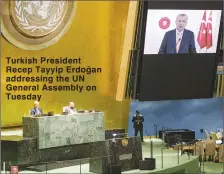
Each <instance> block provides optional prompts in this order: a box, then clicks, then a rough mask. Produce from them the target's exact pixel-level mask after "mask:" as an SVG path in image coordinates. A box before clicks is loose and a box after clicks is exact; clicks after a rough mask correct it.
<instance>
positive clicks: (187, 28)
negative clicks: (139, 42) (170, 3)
mask: <svg viewBox="0 0 224 174" xmlns="http://www.w3.org/2000/svg"><path fill="white" fill-rule="evenodd" d="M220 18H221V10H153V9H148V13H147V21H146V33H145V44H144V54H188V53H216V50H217V43H218V35H219V27H220Z"/></svg>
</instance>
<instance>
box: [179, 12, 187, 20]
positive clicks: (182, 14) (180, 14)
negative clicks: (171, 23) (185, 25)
mask: <svg viewBox="0 0 224 174" xmlns="http://www.w3.org/2000/svg"><path fill="white" fill-rule="evenodd" d="M179 16H186V17H187V19H188V16H187V15H186V14H184V13H183V14H179V15H177V18H178V17H179ZM177 18H176V19H177Z"/></svg>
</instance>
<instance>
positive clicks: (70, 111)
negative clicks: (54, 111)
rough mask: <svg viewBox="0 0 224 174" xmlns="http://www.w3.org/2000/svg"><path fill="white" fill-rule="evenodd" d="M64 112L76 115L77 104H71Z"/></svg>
mask: <svg viewBox="0 0 224 174" xmlns="http://www.w3.org/2000/svg"><path fill="white" fill-rule="evenodd" d="M63 112H67V113H68V114H75V113H77V112H76V109H75V103H74V102H70V103H69V106H67V107H65V109H64V111H63Z"/></svg>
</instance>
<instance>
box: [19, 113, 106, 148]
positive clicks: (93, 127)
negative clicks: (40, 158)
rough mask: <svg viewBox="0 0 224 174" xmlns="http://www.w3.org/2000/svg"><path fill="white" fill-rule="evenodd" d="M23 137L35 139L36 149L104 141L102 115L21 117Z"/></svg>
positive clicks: (79, 114) (78, 114) (80, 114)
mask: <svg viewBox="0 0 224 174" xmlns="http://www.w3.org/2000/svg"><path fill="white" fill-rule="evenodd" d="M23 137H30V138H36V139H37V148H38V149H45V148H51V147H60V146H66V145H73V144H82V143H90V142H97V141H104V140H105V129H104V113H103V112H95V113H77V114H73V115H59V114H57V115H55V116H44V117H30V116H29V117H23Z"/></svg>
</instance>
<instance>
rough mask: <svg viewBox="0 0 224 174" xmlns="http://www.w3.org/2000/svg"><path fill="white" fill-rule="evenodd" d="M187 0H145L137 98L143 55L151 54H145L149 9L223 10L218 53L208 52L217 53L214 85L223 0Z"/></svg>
mask: <svg viewBox="0 0 224 174" xmlns="http://www.w3.org/2000/svg"><path fill="white" fill-rule="evenodd" d="M192 2H193V5H192V3H190V1H186V0H176V1H168V0H149V1H144V2H143V3H144V8H143V18H142V32H141V35H140V36H139V39H140V52H139V57H138V58H139V60H138V61H139V67H138V77H137V83H136V85H137V87H136V92H135V93H136V96H133V97H134V98H136V99H139V95H140V86H141V73H142V71H141V70H142V62H143V56H144V55H149V56H150V54H144V49H145V35H146V23H147V17H148V16H147V15H148V10H150V9H151V10H172V9H173V10H181V9H184V10H221V18H220V26H219V33H218V40H217V48H216V53H208V54H213V55H214V54H215V56H216V63H215V67H214V70H213V72H214V73H213V82H212V85H213V86H214V84H215V78H214V77H215V76H216V73H217V68H216V67H217V66H218V58H219V55H220V46H221V43H220V41H221V35H222V30H223V26H222V19H223V1H222V0H207V1H204V2H203V3H202V1H200V0H196V1H192ZM211 89H212V90H211V93H212V94H213V93H214V87H212V88H211Z"/></svg>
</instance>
